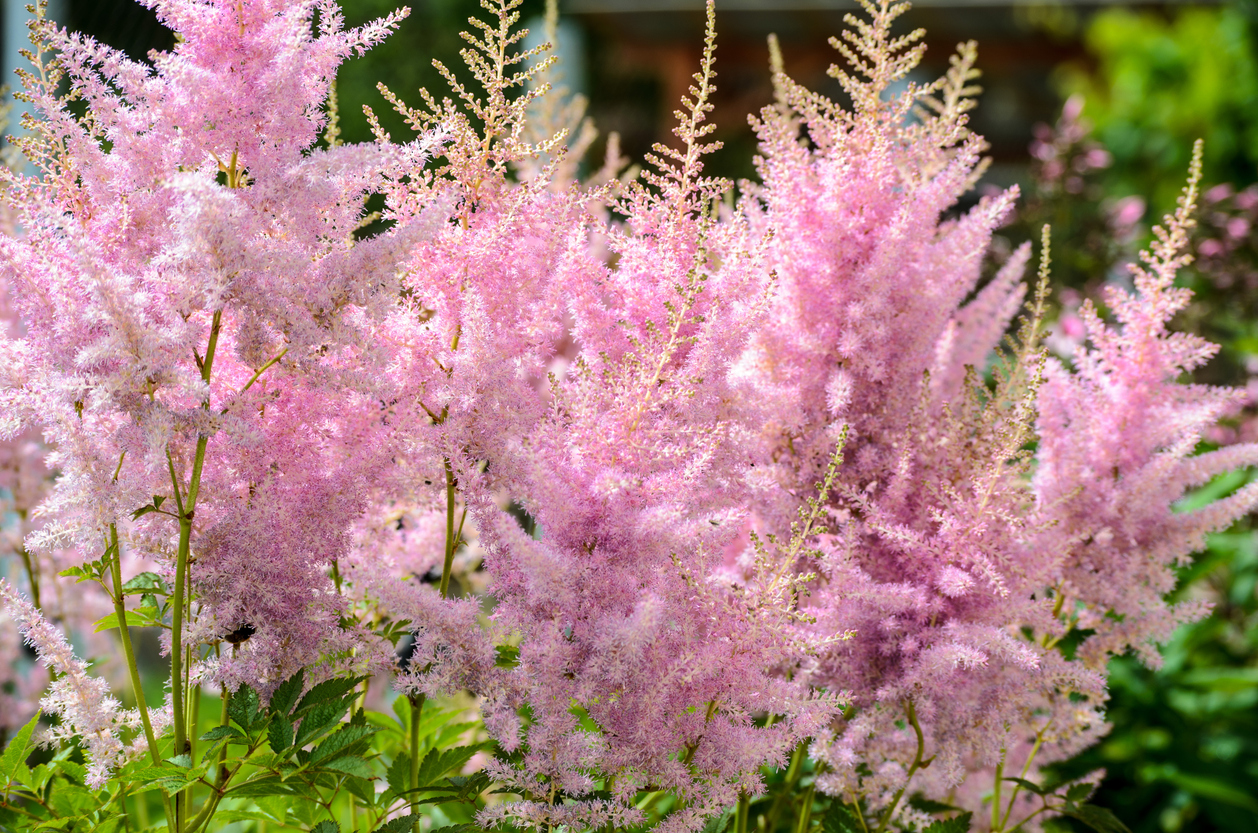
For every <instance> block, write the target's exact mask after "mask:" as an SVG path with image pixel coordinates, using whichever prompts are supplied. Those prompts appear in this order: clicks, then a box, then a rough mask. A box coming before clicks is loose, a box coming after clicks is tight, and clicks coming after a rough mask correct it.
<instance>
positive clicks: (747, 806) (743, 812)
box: [734, 792, 751, 833]
mask: <svg viewBox="0 0 1258 833" xmlns="http://www.w3.org/2000/svg"><path fill="white" fill-rule="evenodd" d="M749 815H751V796H749V795H747V793H745V792H744V793H740V794H739V796H738V813H737V814H736V815H735V816H734V833H747V816H749Z"/></svg>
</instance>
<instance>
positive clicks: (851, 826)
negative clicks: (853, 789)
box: [821, 801, 861, 833]
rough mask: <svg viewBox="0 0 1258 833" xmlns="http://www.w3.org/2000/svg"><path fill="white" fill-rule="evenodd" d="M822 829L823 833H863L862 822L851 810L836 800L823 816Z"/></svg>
mask: <svg viewBox="0 0 1258 833" xmlns="http://www.w3.org/2000/svg"><path fill="white" fill-rule="evenodd" d="M821 830H822V833H861V824H860V822H859V821H857V819H856V816H854V815H852V811H851V810H849V809H847V807H845V806H844V805H842V804H840V803H839V802H837V801H836V802H834V803H833V804H831V805H830V809H829V810H827V811H826V814H825V815H824V816H822V817H821Z"/></svg>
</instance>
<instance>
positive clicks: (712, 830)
mask: <svg viewBox="0 0 1258 833" xmlns="http://www.w3.org/2000/svg"><path fill="white" fill-rule="evenodd" d="M735 809H736V808H734V807H727V808H725V812H723V813H721V814H720V815H719V816H713V817H712V818H710V819H708V822H707V824H705V825H703V833H725V828H727V827H729V822H730V819H732V818H734V815H735Z"/></svg>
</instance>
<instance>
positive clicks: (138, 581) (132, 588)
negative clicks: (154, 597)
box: [122, 572, 170, 596]
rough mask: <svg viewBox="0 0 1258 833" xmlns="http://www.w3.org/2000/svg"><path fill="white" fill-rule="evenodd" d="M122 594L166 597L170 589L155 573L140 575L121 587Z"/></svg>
mask: <svg viewBox="0 0 1258 833" xmlns="http://www.w3.org/2000/svg"><path fill="white" fill-rule="evenodd" d="M122 592H123V593H150V594H159V595H163V596H165V595H167V594H169V593H170V588H168V587H167V586H166V582H165V580H164V579H163V578H162V577H161V576H159V575H158V574H157V573H149V572H145V573H140V574H139V575H137V576H136V577H135V578H133V579H131V580H130V581H128V582H127V583H126V584H124V585H122Z"/></svg>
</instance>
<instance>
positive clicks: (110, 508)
mask: <svg viewBox="0 0 1258 833" xmlns="http://www.w3.org/2000/svg"><path fill="white" fill-rule="evenodd" d="M152 7H153V9H154V11H155V12H156V13H157V15H158V18H159V19H160V20H161V21H162V22H163V23H164V24H166V25H167V26H169V27H170V28H172V29H173V30H174V31H175V32H176V33H177V34H178V35H179V38H178V42H177V45H176V46H175V48H174V50H173V51H171V52H169V53H159V54H155V55H154V56H153V61H154V63H153V64H152V66H150V65H147V64H142V63H136V62H133V61H130V60H129V59H127V58H125V57H124V56H123V55H122V54H121V53H118V52H116V51H114V50H111V49H109V48H107V47H104V46H102V45H99V44H97V43H95V42H93V41H91V40H90V39H86V38H83V37H81V36H78V35H72V34H69V33H67V32H64V31H61V30H58V29H55V28H54V27H53V26H52V25H51V24H49V23H47V22H44V21H42V20H37V21H36V22H35V23H34V24H33V40H34V42H36V43H37V44H41V45H42V48H46V49H52V50H55V52H56V54H55V60H54V59H49V58H47V57H46V56H45V55H44V54H43V53H41V54H40V55H37V56H36V58H37V61H38V63H39V67H40V72H39V73H38V74H27V75H26V76H25V77H24V79H23V80H24V84H25V87H26V92H25V93H24V95H25V96H26V97H27V98H28V99H29V100H30V102H31V104H32V105H33V107H34V108H35V109H36V111H37V112H38V113H39V116H40V117H39V118H38V119H33V120H32V121H31V124H30V127H31V128H32V130H33V133H32V135H31V136H29V137H27V138H24V139H20V140H18V141H19V143H20V144H21V146H22V149H23V150H24V152H25V153H26V155H27V157H28V158H29V159H30V160H32V162H33V163H34V164H35V165H36V167H37V169H38V175H37V176H21V175H17V174H10V175H7V176H6V187H7V189H8V197H9V199H10V200H11V202H12V203H13V204H14V206H15V209H16V212H17V217H18V221H19V223H20V227H21V235H20V236H18V237H15V238H10V239H5V240H4V241H3V242H0V252H2V257H3V261H4V268H5V270H6V280H7V281H8V283H9V284H10V285H11V286H12V288H13V290H14V294H15V296H16V306H17V308H18V310H19V312H20V314H21V317H22V320H23V323H24V326H25V330H24V332H23V333H21V334H13V335H10V336H8V337H7V339H6V342H5V344H4V349H3V354H4V364H5V368H4V372H5V377H6V382H7V384H6V388H5V391H4V400H5V410H6V419H8V420H9V424H7V425H6V431H9V432H13V431H17V430H20V424H25V425H33V426H38V428H39V429H40V430H42V432H43V435H44V436H45V437H46V438H47V440H48V442H49V443H50V446H51V450H50V452H49V455H48V458H47V465H49V466H50V467H54V468H56V469H58V470H59V475H58V477H57V479H56V482H55V484H54V486H53V489H52V492H51V494H50V495H49V496H48V498H47V499H46V500H45V501H44V502H43V503H42V505H41V506H40V512H41V513H43V514H44V515H45V517H46V518H47V522H46V523H45V525H44V527H43V528H42V529H41V530H39V531H38V532H37V533H36V534H34V535H31V536H28V538H27V543H28V545H29V546H30V547H31V548H32V550H41V551H48V550H51V549H54V548H58V547H61V548H70V549H73V550H75V551H77V552H78V554H79V558H80V559H81V560H92V559H94V558H97V557H99V556H100V555H101V554H102V553H103V552H105V551H106V548H107V546H108V536H109V533H110V530H111V529H116V530H118V532H119V535H120V538H121V540H122V542H123V545H124V547H125V548H126V549H128V550H130V551H134V552H137V553H139V554H141V555H142V556H144V557H147V558H150V559H153V560H155V561H156V562H158V563H159V564H160V565H161V566H162V569H163V570H164V571H165V573H166V576H167V578H168V579H170V580H172V581H171V584H177V583H178V582H177V581H174V580H175V579H176V578H178V579H179V580H183V579H184V575H183V573H182V572H181V570H177V569H176V566H177V565H176V562H177V561H178V564H179V565H182V564H183V561H182V559H179V558H177V556H178V555H180V554H181V553H182V554H187V553H190V554H192V555H193V556H194V557H193V558H192V562H193V563H192V566H191V576H192V586H193V587H194V588H195V590H196V592H197V594H198V600H197V601H198V604H197V616H196V617H195V621H193V622H192V623H191V627H190V629H189V631H188V632H186V633H185V634H183V636H185V637H187V639H188V640H189V644H195V643H197V642H201V641H210V642H212V641H214V640H216V639H218V638H220V637H221V636H222V635H223V634H225V633H228V632H231V631H233V630H235V629H236V628H238V627H240V626H242V625H244V624H248V625H250V626H251V627H252V628H253V629H254V630H255V632H256V638H255V639H254V640H252V641H251V644H250V645H248V646H246V648H245V650H242V651H241V652H240V653H239V655H238V656H236V657H235V658H234V659H224V661H223V663H222V664H221V665H219V666H217V667H216V668H212V669H207V671H208V673H210V674H211V675H212V676H217V677H218V678H219V679H220V680H221V681H222V682H224V683H226V684H228V685H231V686H233V687H234V685H236V684H237V683H238V682H240V681H243V680H248V681H250V682H251V683H254V684H261V685H262V686H263V687H264V688H265V686H266V682H265V681H267V680H277V679H278V678H279V677H280V676H281V675H286V674H288V673H291V672H292V671H294V670H296V668H298V667H301V666H303V665H310V664H312V663H317V662H318V661H319V658H320V657H321V656H323V655H325V654H328V653H333V652H336V651H338V650H339V651H342V652H344V650H345V649H346V648H348V647H350V646H352V645H353V644H355V640H356V638H357V637H356V635H355V634H353V633H350V632H346V631H343V630H342V629H341V628H340V627H339V625H338V619H337V611H338V610H339V608H340V603H339V602H337V601H336V597H335V596H334V594H333V593H332V592H330V591H331V589H332V588H331V582H330V580H329V578H328V576H327V574H326V570H325V566H324V565H326V564H327V563H328V561H330V560H333V559H335V558H336V556H337V554H338V553H339V552H341V551H343V550H344V549H345V548H346V547H347V544H348V535H347V530H348V524H349V522H350V521H351V520H352V519H353V518H354V517H355V516H356V514H357V513H358V511H360V507H361V501H362V499H363V497H362V496H363V495H364V494H365V488H364V487H363V480H364V478H365V477H366V473H367V472H368V471H370V470H371V468H372V467H373V466H374V464H375V461H374V460H372V459H371V458H370V453H369V451H370V450H371V449H374V448H378V447H380V443H376V442H373V441H372V440H371V437H372V435H373V432H378V431H380V430H382V421H381V419H380V413H379V405H378V403H377V402H376V400H375V399H374V398H372V397H370V396H368V395H365V393H364V392H369V388H368V386H367V385H366V384H365V383H364V381H363V379H364V377H365V374H364V372H363V370H362V367H363V364H364V360H363V358H362V356H361V351H362V349H363V345H364V344H367V343H368V340H367V339H364V338H362V337H361V333H360V329H361V326H360V324H358V323H356V322H357V321H358V320H359V319H361V318H363V317H368V316H370V315H371V310H372V309H373V307H380V306H386V307H387V306H391V305H392V304H393V303H394V300H395V299H396V295H397V282H396V280H397V272H398V268H397V262H398V260H399V258H400V256H401V255H400V253H401V252H402V251H403V250H404V249H405V247H406V245H407V243H408V242H409V241H411V240H413V239H414V237H416V236H422V234H423V229H422V227H421V225H420V224H411V225H409V226H406V227H405V228H402V227H397V228H394V229H393V230H392V233H390V234H388V235H382V236H378V237H376V238H372V239H368V240H361V241H360V240H357V239H356V237H355V231H356V230H357V228H358V227H359V225H360V224H361V221H362V219H363V217H364V210H363V201H364V199H365V198H366V196H367V195H368V193H369V192H371V190H372V189H373V187H374V186H375V184H376V183H378V181H379V176H380V171H381V170H382V169H383V168H384V167H385V166H386V165H390V164H394V159H395V158H396V157H398V156H409V158H414V157H415V156H417V155H422V153H423V149H422V143H416V144H414V145H412V146H409V147H400V148H382V147H377V146H365V147H363V146H338V145H335V143H333V146H329V147H326V148H316V147H315V145H316V142H318V140H319V139H320V133H321V130H322V128H323V125H324V121H325V117H324V115H323V112H322V109H321V108H322V105H323V103H324V100H325V99H326V97H327V93H328V88H329V84H330V83H331V79H332V76H333V73H334V71H335V69H336V66H337V65H338V64H339V63H340V62H341V61H342V60H344V59H345V58H346V57H349V56H350V55H351V54H353V53H354V52H356V51H362V50H363V49H365V48H367V47H369V46H370V45H371V44H372V43H374V42H376V41H378V40H379V39H380V38H381V37H383V36H384V35H385V34H387V33H388V31H389V30H390V29H392V28H393V26H394V24H395V23H396V21H397V19H398V18H399V16H400V15H401V14H403V13H404V12H402V13H399V14H397V15H393V16H391V17H389V18H386V19H384V20H382V21H378V22H377V23H374V24H371V25H369V26H367V27H365V28H363V29H358V30H353V31H344V30H343V29H342V27H341V18H340V14H339V12H338V11H337V10H336V8H335V6H334V5H333V4H330V3H314V2H304V3H278V2H262V0H258V2H246V3H236V2H227V0H224V2H218V3H195V2H178V1H177V0H172V2H154V3H152ZM316 17H317V18H318V25H317V31H315V30H314V29H312V22H313V20H314V18H316ZM63 78H65V79H66V81H67V82H68V86H69V90H70V92H69V93H68V94H64V95H63V94H60V93H59V89H60V87H59V86H58V85H59V84H60V83H61V81H62V79H63ZM75 99H82V100H83V101H84V102H85V104H86V115H85V116H78V115H76V114H75V113H74V112H73V110H72V106H71V104H72V102H73V101H74V100H75ZM369 363H370V362H369ZM19 422H20V424H19ZM154 495H156V496H158V499H155V498H154ZM161 501H165V502H164V503H163V502H161ZM146 505H148V506H150V507H151V511H147V512H137V510H139V509H140V508H142V507H144V506H146ZM277 533H279V534H277ZM181 569H182V568H181ZM179 591H180V589H179V588H175V593H176V598H178V595H179ZM177 653H178V652H177ZM372 656H373V654H372V653H371V652H367V653H366V654H364V657H366V659H365V660H364V661H375V660H373V659H372ZM375 656H376V659H380V657H379V655H375ZM382 661H384V662H385V663H386V665H387V660H382ZM381 667H384V666H381Z"/></svg>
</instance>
